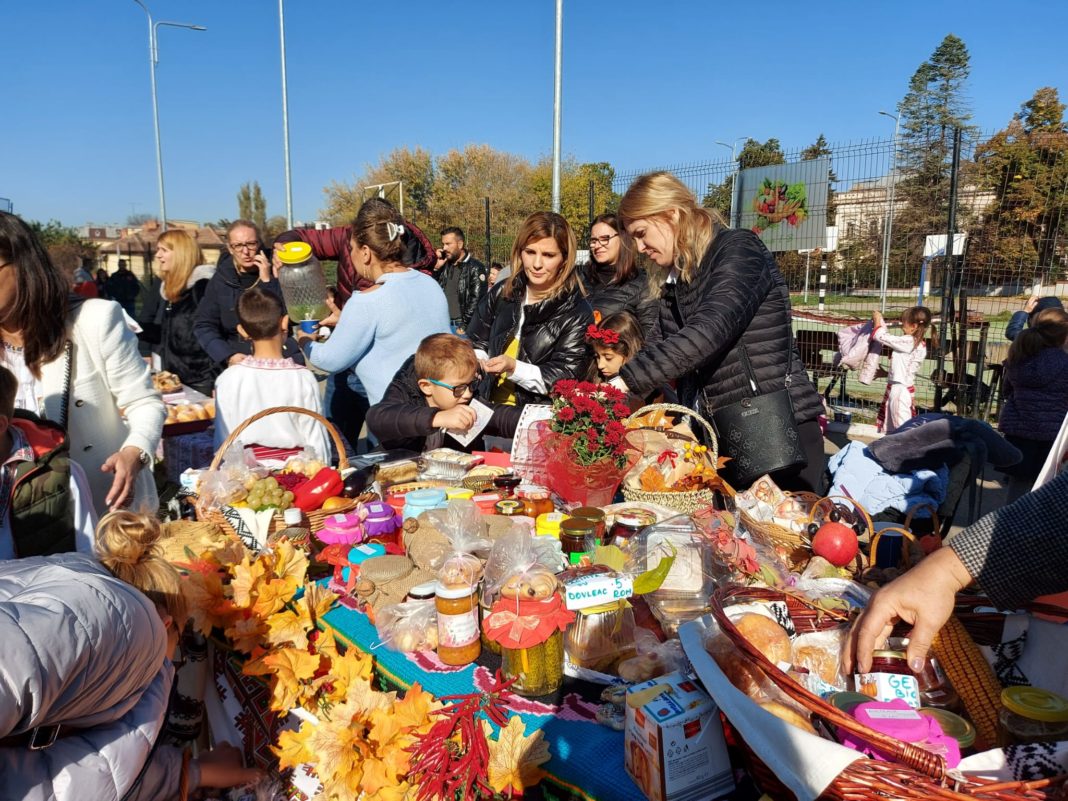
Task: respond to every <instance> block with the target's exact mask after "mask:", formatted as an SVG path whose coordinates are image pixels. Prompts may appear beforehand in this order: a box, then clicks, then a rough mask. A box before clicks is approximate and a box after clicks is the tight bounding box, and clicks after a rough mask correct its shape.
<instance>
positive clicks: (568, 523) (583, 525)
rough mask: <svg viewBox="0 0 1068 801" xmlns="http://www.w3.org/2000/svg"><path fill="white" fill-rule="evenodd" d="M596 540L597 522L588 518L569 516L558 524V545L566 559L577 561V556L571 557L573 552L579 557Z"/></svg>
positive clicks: (594, 543) (594, 544)
mask: <svg viewBox="0 0 1068 801" xmlns="http://www.w3.org/2000/svg"><path fill="white" fill-rule="evenodd" d="M602 522H603V521H602ZM598 542H599V540H598V537H597V523H596V522H595V521H593V520H590V519H589V518H585V517H570V518H568V519H567V520H565V521H564V522H563V523H561V524H560V547H561V549H562V550H563V552H564V556H566V557H567V558H568V561H577V557H576V558H574V559H573V558H572V555H573V554H578V556H579V557H581V556H582V555H583V554H586V553H589V552H590V550H591V546H593V547H595V546H596V544H597V543H598Z"/></svg>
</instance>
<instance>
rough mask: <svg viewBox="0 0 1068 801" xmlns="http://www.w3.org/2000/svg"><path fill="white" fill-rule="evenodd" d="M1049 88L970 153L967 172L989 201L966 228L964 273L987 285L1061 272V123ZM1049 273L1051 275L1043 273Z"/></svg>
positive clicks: (1065, 167)
mask: <svg viewBox="0 0 1068 801" xmlns="http://www.w3.org/2000/svg"><path fill="white" fill-rule="evenodd" d="M1064 111H1065V104H1063V103H1061V102H1060V98H1059V96H1058V94H1057V90H1056V89H1054V88H1053V87H1050V86H1046V87H1042V88H1041V89H1038V90H1037V91H1036V92H1035V94H1034V95H1033V96H1032V97H1031V99H1030V100H1028V101H1027V102H1026V103H1024V104H1023V105H1022V106H1021V108H1020V111H1019V113H1017V114H1016V115H1015V116H1014V117H1013V119H1012V120H1011V121H1010V122H1009V124H1008V126H1006V127H1005V129H1004V130H1001V131H998V132H997V133H996V134H994V135H993V136H992V137H991V138H990V139H988V140H987V141H986V142H984V143H982V144H981V145H980V146H979V147H978V148H977V150H976V154H975V165H974V169H973V173H974V175H975V177H976V178H975V179H976V182H977V184H978V185H979V187H981V188H983V189H986V190H989V191H992V192H993V193H994V194H995V196H996V198H997V199H996V201H995V203H994V205H993V207H992V208H991V209H989V210H988V211H987V213H986V214H985V215H984V218H983V222H982V224H981V226H979V228H978V230H975V231H973V232H972V233H973V236H972V244H971V246H970V247H969V252H968V261H969V269H970V270H971V271H973V272H978V273H979V274H980V275H981V276H982V278H983V279H985V280H988V281H1003V280H1014V279H1015V280H1024V281H1026V280H1030V279H1032V278H1035V277H1037V278H1041V279H1047V278H1050V277H1057V276H1059V275H1060V274H1061V273H1062V272H1063V270H1064V268H1065V259H1064V256H1063V253H1064V250H1065V245H1066V243H1068V126H1066V124H1065V121H1064ZM1051 273H1052V274H1054V275H1053V276H1051Z"/></svg>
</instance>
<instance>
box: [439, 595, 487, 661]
mask: <svg viewBox="0 0 1068 801" xmlns="http://www.w3.org/2000/svg"><path fill="white" fill-rule="evenodd" d="M434 595H435V605H436V607H437V612H438V659H440V660H441V661H442V662H443V663H444V664H446V665H453V666H460V665H469V664H471V663H472V662H474V661H475V660H476V659H478V656H479V654H481V653H482V640H481V639H480V627H479V625H478V600H477V597H478V589H477V588H476V587H446V586H444V585H442V584H438V585H437V587H436V588H435V591H434Z"/></svg>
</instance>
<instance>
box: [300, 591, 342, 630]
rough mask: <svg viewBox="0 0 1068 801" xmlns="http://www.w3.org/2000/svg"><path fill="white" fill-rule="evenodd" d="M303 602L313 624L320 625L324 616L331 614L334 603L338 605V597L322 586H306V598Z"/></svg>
mask: <svg viewBox="0 0 1068 801" xmlns="http://www.w3.org/2000/svg"><path fill="white" fill-rule="evenodd" d="M302 600H303V602H304V604H305V607H306V608H307V610H308V614H309V616H310V617H311V620H312V623H314V624H316V625H318V623H319V621H320V620H321V619H322V617H323V615H325V614H326V613H327V612H329V611H330V609H331V608H332V607H333V606H334V603H336V601H337V596H336V595H334V593H332V592H330V590H328V589H327V588H326V587H325V586H323V585H322V584H317V583H312V584H305V585H304V598H303V599H302Z"/></svg>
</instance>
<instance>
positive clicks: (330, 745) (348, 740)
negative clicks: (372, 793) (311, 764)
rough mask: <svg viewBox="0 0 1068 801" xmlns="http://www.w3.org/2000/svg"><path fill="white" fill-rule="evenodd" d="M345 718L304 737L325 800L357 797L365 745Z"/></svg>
mask: <svg viewBox="0 0 1068 801" xmlns="http://www.w3.org/2000/svg"><path fill="white" fill-rule="evenodd" d="M349 723H350V721H349V720H348V719H346V720H344V721H334V722H329V723H321V724H319V725H318V726H315V727H314V729H313V731H312V734H311V736H310V737H309V738H308V750H309V751H311V752H312V754H314V755H315V773H316V775H317V776H318V777H319V781H321V782H322V784H323V792H324V793H325V794H326V796H327V797H328V798H337V799H352V798H359V795H360V782H361V781H362V780H363V757H364V749H365V746H364V745H363V743H362V742H361V741H360V736H359V730H358V729H356V728H353V727H352V726H350V725H349Z"/></svg>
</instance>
